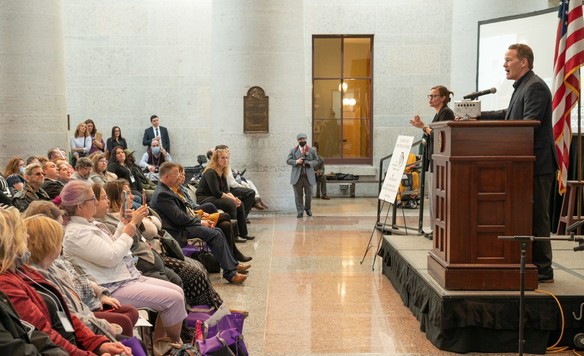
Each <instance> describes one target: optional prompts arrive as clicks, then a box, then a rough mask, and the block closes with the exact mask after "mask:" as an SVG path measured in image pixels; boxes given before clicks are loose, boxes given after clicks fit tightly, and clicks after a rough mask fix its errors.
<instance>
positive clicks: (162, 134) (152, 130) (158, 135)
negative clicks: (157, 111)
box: [142, 115, 170, 153]
mask: <svg viewBox="0 0 584 356" xmlns="http://www.w3.org/2000/svg"><path fill="white" fill-rule="evenodd" d="M150 123H151V124H152V126H151V127H149V128H147V129H146V130H144V137H143V138H142V144H143V145H144V146H146V149H148V148H149V147H150V144H151V143H152V140H153V139H158V142H161V143H162V147H164V149H165V150H166V152H168V153H170V137H169V136H168V130H167V129H166V127H162V126H160V119H159V118H158V116H156V115H152V116H150Z"/></svg>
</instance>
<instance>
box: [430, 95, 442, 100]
mask: <svg viewBox="0 0 584 356" xmlns="http://www.w3.org/2000/svg"><path fill="white" fill-rule="evenodd" d="M438 97H440V95H433V94H430V95H428V99H430V100H433V99H435V98H438Z"/></svg>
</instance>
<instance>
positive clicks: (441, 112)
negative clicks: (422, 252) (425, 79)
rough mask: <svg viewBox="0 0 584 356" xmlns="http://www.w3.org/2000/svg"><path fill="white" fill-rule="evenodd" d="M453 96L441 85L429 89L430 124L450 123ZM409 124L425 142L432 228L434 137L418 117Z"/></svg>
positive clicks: (452, 117)
mask: <svg viewBox="0 0 584 356" xmlns="http://www.w3.org/2000/svg"><path fill="white" fill-rule="evenodd" d="M451 95H454V93H453V92H451V91H450V90H448V88H446V87H445V86H443V85H437V86H435V87H433V88H432V89H430V94H428V104H429V105H430V107H433V108H434V110H436V115H434V118H433V119H432V122H433V123H434V122H439V121H450V120H454V112H453V111H452V109H450V108H449V107H448V103H449V102H450V96H451ZM410 124H412V126H415V127H417V128H419V129H422V132H423V133H424V137H423V138H424V139H425V140H426V148H425V154H424V158H423V159H424V166H425V167H426V172H427V175H426V177H428V186H429V187H430V194H428V201H429V203H430V224H431V226H432V228H433V227H434V189H433V188H434V185H433V184H432V153H433V152H434V150H433V145H434V135H433V134H432V129H431V128H429V127H428V126H426V124H425V123H424V121H422V118H420V116H419V115H416V116H414V118H413V119H411V120H410ZM426 237H428V238H429V239H432V233H429V234H427V235H426Z"/></svg>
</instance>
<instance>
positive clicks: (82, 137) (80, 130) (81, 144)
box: [70, 122, 91, 167]
mask: <svg viewBox="0 0 584 356" xmlns="http://www.w3.org/2000/svg"><path fill="white" fill-rule="evenodd" d="M70 145H71V165H72V166H73V167H75V163H76V162H77V159H78V158H79V157H85V156H87V154H88V153H89V150H90V149H91V136H89V133H88V132H87V125H85V123H84V122H82V123H80V124H79V125H77V127H76V128H75V133H74V134H73V137H71V142H70Z"/></svg>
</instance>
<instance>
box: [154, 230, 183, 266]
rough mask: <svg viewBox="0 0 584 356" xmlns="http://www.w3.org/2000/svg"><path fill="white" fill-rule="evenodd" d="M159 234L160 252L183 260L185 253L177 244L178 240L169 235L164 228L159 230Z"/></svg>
mask: <svg viewBox="0 0 584 356" xmlns="http://www.w3.org/2000/svg"><path fill="white" fill-rule="evenodd" d="M159 234H160V235H159V237H160V247H161V249H162V252H163V253H164V254H165V255H166V256H168V257H172V258H176V259H177V260H181V261H184V260H185V255H184V254H183V251H182V249H181V247H180V245H179V244H178V241H176V240H175V239H174V237H172V235H170V234H169V233H168V232H167V231H166V230H160V231H159Z"/></svg>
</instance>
